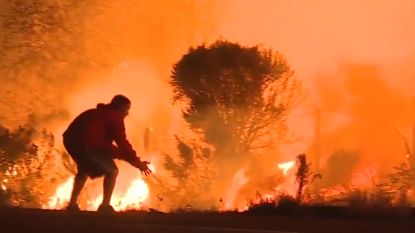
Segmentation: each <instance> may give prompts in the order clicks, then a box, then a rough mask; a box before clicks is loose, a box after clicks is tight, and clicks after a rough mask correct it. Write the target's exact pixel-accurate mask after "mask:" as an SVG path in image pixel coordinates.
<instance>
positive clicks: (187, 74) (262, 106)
mask: <svg viewBox="0 0 415 233" xmlns="http://www.w3.org/2000/svg"><path fill="white" fill-rule="evenodd" d="M170 84H171V86H172V87H173V91H174V97H173V102H174V103H176V102H185V103H186V104H187V106H186V107H184V109H183V117H184V119H185V120H186V121H187V122H188V123H189V125H190V127H191V128H192V129H193V130H194V131H195V132H200V133H202V135H203V136H204V139H205V140H206V142H208V143H210V144H211V145H213V146H214V147H215V150H216V154H217V156H219V157H221V159H224V158H228V159H237V158H239V159H237V160H238V161H243V159H241V157H244V156H245V157H246V156H247V155H248V154H249V153H250V152H252V151H253V150H256V149H265V148H270V147H273V146H275V140H276V139H278V138H280V137H281V136H283V135H284V133H285V130H286V126H285V118H286V116H287V114H288V113H289V112H290V110H291V109H292V108H293V105H294V104H295V103H296V102H297V100H298V99H299V98H298V97H300V93H301V92H300V85H299V83H298V82H297V81H296V80H295V79H294V78H293V71H292V70H291V68H290V66H289V65H288V62H287V61H286V59H285V58H284V57H283V56H282V55H281V54H279V53H278V52H274V51H272V50H270V49H262V48H260V47H257V46H254V47H244V46H241V45H239V44H236V43H231V42H227V41H217V42H215V43H213V44H212V45H210V46H206V45H201V46H198V47H196V48H191V49H190V50H189V51H188V53H187V54H185V55H184V56H183V57H182V58H181V60H180V61H179V62H177V63H176V64H175V65H174V66H173V71H172V74H171V79H170Z"/></svg>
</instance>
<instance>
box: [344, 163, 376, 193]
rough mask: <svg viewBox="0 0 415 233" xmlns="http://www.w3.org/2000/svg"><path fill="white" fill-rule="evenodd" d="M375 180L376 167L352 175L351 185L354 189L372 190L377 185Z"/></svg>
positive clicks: (369, 167)
mask: <svg viewBox="0 0 415 233" xmlns="http://www.w3.org/2000/svg"><path fill="white" fill-rule="evenodd" d="M375 179H376V168H375V166H368V167H366V168H363V169H360V170H358V171H356V172H354V173H353V174H352V179H351V180H350V185H351V186H352V187H359V188H371V187H373V186H374V185H375Z"/></svg>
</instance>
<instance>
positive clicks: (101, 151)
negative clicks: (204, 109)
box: [63, 95, 151, 212]
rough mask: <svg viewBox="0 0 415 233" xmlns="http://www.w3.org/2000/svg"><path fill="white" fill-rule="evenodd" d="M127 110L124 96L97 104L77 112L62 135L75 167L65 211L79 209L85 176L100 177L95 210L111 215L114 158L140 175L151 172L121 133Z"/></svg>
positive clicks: (115, 173)
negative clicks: (100, 197)
mask: <svg viewBox="0 0 415 233" xmlns="http://www.w3.org/2000/svg"><path fill="white" fill-rule="evenodd" d="M130 107H131V101H130V100H129V99H128V98H127V97H125V96H123V95H116V96H114V98H113V99H112V100H111V102H110V103H109V104H98V105H97V107H96V108H94V109H89V110H86V111H85V112H83V113H81V114H80V115H79V116H78V117H76V118H75V119H74V120H73V121H72V123H71V124H70V125H69V127H68V128H67V130H66V131H65V132H64V134H63V143H64V146H65V149H66V150H67V151H68V153H69V155H70V156H71V157H72V159H73V160H74V161H75V163H76V164H77V173H76V176H75V182H74V185H73V189H72V194H71V199H70V201H69V204H68V207H67V209H68V210H71V211H73V210H75V211H77V210H79V207H78V204H77V201H78V197H79V194H80V192H81V190H82V188H83V187H84V185H85V182H86V180H87V178H88V177H90V178H91V179H94V178H97V177H102V176H104V185H103V189H104V195H103V200H102V203H101V205H100V206H99V208H98V211H102V212H114V209H113V207H112V206H111V205H110V203H111V196H112V193H113V190H114V187H115V182H116V179H117V175H118V168H117V166H116V164H115V162H114V159H122V160H124V161H126V162H128V163H130V164H131V165H132V166H134V167H136V168H138V169H140V171H141V173H142V174H143V175H148V174H150V173H151V171H150V169H149V168H148V166H147V165H148V162H146V161H141V160H140V158H139V157H137V154H136V152H135V150H134V149H133V148H132V146H131V144H130V143H129V141H128V140H127V137H126V134H125V126H124V118H125V117H126V116H127V115H128V112H129V109H130ZM113 142H115V143H116V145H117V146H115V145H114V144H113Z"/></svg>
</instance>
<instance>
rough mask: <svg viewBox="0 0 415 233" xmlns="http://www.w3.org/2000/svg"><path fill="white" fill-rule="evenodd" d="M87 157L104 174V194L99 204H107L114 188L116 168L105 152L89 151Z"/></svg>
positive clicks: (116, 174)
mask: <svg viewBox="0 0 415 233" xmlns="http://www.w3.org/2000/svg"><path fill="white" fill-rule="evenodd" d="M89 158H90V160H91V161H93V163H94V164H96V166H98V167H99V168H100V170H101V171H102V173H103V175H104V183H103V189H104V196H103V199H102V204H101V206H109V205H110V203H111V197H112V193H113V191H114V188H115V182H116V181H117V176H118V168H117V165H116V164H115V162H114V160H113V159H112V158H111V157H110V156H109V155H108V154H105V153H91V154H89Z"/></svg>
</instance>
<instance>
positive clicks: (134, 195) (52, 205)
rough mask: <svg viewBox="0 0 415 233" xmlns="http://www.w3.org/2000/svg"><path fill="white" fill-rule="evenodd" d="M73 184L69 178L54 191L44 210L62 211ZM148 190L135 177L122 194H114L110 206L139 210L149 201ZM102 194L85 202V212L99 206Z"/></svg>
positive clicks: (71, 178) (145, 184)
mask: <svg viewBox="0 0 415 233" xmlns="http://www.w3.org/2000/svg"><path fill="white" fill-rule="evenodd" d="M150 169H151V170H152V171H153V172H154V171H155V168H154V167H153V166H151V168H150ZM73 182H74V177H73V176H71V177H69V178H68V179H67V180H66V181H65V182H64V183H62V184H61V185H59V186H58V188H57V189H56V191H55V194H54V195H53V196H52V197H50V199H49V202H48V204H47V205H46V206H44V208H45V209H63V208H65V207H66V205H67V203H68V202H69V199H70V195H71V191H72V186H73ZM149 196H150V189H149V187H148V185H147V183H146V182H145V181H144V180H143V179H142V178H141V177H137V178H136V179H134V180H133V181H132V182H131V184H130V186H129V187H128V188H127V190H126V191H125V192H124V193H120V192H115V193H114V195H113V196H112V199H111V205H112V206H113V207H114V209H115V210H116V211H124V210H132V209H140V208H142V207H143V204H144V203H145V202H146V201H147V200H148V199H149ZM101 201H102V194H101V195H99V196H98V197H96V198H90V199H89V200H88V201H87V204H88V206H87V207H86V208H85V209H86V210H96V209H97V208H98V206H99V205H100V204H101Z"/></svg>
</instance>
